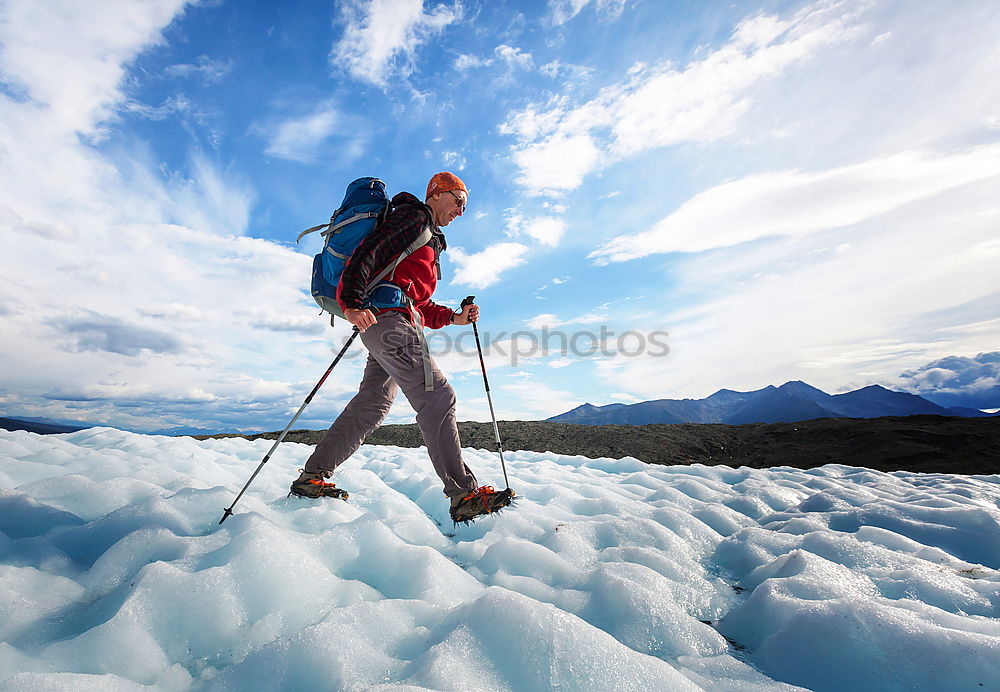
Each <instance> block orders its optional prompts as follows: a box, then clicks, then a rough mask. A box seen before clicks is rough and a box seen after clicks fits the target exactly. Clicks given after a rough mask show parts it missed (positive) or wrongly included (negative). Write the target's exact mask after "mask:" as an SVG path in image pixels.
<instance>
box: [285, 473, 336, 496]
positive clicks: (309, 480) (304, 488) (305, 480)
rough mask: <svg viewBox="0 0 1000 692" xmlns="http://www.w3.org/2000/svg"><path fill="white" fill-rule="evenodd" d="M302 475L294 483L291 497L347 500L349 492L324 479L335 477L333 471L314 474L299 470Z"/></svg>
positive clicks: (290, 492) (290, 493)
mask: <svg viewBox="0 0 1000 692" xmlns="http://www.w3.org/2000/svg"><path fill="white" fill-rule="evenodd" d="M299 470H300V471H301V473H300V474H299V477H298V478H296V479H295V480H294V481H293V482H292V487H291V488H290V490H289V493H288V494H289V495H298V496H299V497H309V498H318V497H335V498H337V499H338V500H346V499H347V497H348V496H347V491H346V490H341V489H340V488H338V487H337V486H336V485H334V484H333V483H327V482H326V481H324V480H323V479H324V478H329V477H330V476H332V475H333V473H332V472H331V471H317V472H315V473H312V472H310V471H303V470H302V469H299Z"/></svg>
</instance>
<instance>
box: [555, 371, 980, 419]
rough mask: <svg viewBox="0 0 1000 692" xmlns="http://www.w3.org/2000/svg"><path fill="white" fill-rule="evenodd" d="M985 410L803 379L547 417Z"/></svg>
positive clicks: (774, 416) (814, 415)
mask: <svg viewBox="0 0 1000 692" xmlns="http://www.w3.org/2000/svg"><path fill="white" fill-rule="evenodd" d="M920 414H929V415H936V416H967V417H972V416H976V417H978V416H989V415H991V414H988V413H983V412H982V411H980V410H978V409H969V408H959V407H954V408H945V407H943V406H938V405H937V404H934V403H932V402H930V401H928V400H927V399H924V398H923V397H920V396H917V395H916V394H907V393H906V392H895V391H892V390H890V389H886V388H885V387H882V386H879V385H871V386H868V387H864V388H862V389H857V390H855V391H853V392H846V393H844V394H827V393H826V392H824V391H823V390H821V389H817V388H816V387H813V386H811V385H809V384H806V383H805V382H801V381H798V380H796V381H793V382H786V383H785V384H783V385H781V386H780V387H775V386H774V385H770V386H767V387H765V388H764V389H758V390H755V391H752V392H736V391H733V390H731V389H720V390H719V391H717V392H716V393H715V394H712V395H711V396H709V397H705V398H704V399H656V400H654V401H643V402H640V403H637V404H608V405H607V406H594V405H593V404H583V405H582V406H578V407H576V408H575V409H573V410H571V411H567V412H566V413H561V414H559V415H558V416H552V417H551V418H547V419H546V420H548V421H555V422H559V423H576V424H579V425H607V424H619V425H646V424H649V423H727V424H729V425H740V424H743V423H794V422H796V421H802V420H810V419H813V418H879V417H881V416H913V415H920Z"/></svg>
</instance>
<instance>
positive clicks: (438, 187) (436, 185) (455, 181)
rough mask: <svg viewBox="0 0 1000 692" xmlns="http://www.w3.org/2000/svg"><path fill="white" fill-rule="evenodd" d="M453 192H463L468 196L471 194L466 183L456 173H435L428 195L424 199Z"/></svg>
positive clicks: (428, 188)
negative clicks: (440, 193)
mask: <svg viewBox="0 0 1000 692" xmlns="http://www.w3.org/2000/svg"><path fill="white" fill-rule="evenodd" d="M453 190H461V191H462V192H464V193H465V194H466V195H468V194H469V190H468V189H467V188H466V187H465V183H463V182H462V180H461V178H459V177H458V176H457V175H455V174H454V173H449V172H448V171H443V172H441V173H435V174H434V176H433V177H432V178H431V181H430V182H429V183H427V194H426V195H425V197H424V199H430V196H431V195H436V194H437V193H439V192H451V191H453Z"/></svg>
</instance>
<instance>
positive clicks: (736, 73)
mask: <svg viewBox="0 0 1000 692" xmlns="http://www.w3.org/2000/svg"><path fill="white" fill-rule="evenodd" d="M580 7H582V5H580V6H579V7H576V6H573V8H572V9H575V11H579V9H580ZM838 12H841V14H838ZM573 14H575V12H573ZM856 19H857V18H856V17H855V16H853V15H852V14H850V13H848V12H847V11H846V10H845V9H844V8H843V6H841V5H831V6H829V7H828V6H826V3H819V4H817V5H814V6H811V7H809V8H806V9H804V10H802V11H800V12H799V13H798V14H796V15H795V16H794V17H793V18H791V19H790V20H787V21H782V20H779V19H777V18H775V17H771V16H766V15H758V16H756V17H753V18H751V19H748V20H746V21H744V22H742V23H741V24H740V25H739V26H737V28H736V30H735V31H734V32H733V34H732V36H731V38H730V41H729V42H728V43H727V44H725V45H724V46H722V47H721V48H719V49H717V50H715V51H713V52H711V53H709V54H708V55H707V56H706V57H705V58H704V59H702V60H700V61H697V62H693V63H691V64H689V65H687V66H686V67H685V68H684V69H677V67H676V66H675V65H674V64H672V63H662V64H659V65H656V66H645V65H636V66H635V67H634V68H633V70H632V71H631V72H630V74H629V75H628V77H627V78H626V79H625V81H623V82H621V83H619V84H614V85H611V86H608V87H605V88H604V89H602V90H601V91H600V93H599V94H598V96H597V97H596V98H594V99H592V100H591V101H588V102H587V103H584V104H582V105H580V106H576V107H570V106H569V105H568V103H567V101H566V99H565V98H557V99H555V100H553V101H552V102H550V103H549V104H547V105H546V106H544V107H542V108H539V107H538V106H535V105H532V106H528V107H527V108H524V109H522V110H521V111H517V112H515V113H512V114H511V115H510V116H509V117H508V119H507V121H506V122H505V123H504V125H503V126H502V127H501V129H500V131H501V133H502V134H513V135H516V136H517V137H518V138H519V139H520V142H519V143H518V144H517V145H515V146H514V147H513V151H514V158H515V161H516V162H517V164H518V166H519V168H520V169H521V175H520V177H519V179H518V183H519V184H521V185H522V186H524V187H526V188H541V189H545V190H572V189H575V188H577V187H579V186H580V184H581V183H582V182H583V179H584V177H585V176H586V175H587V174H589V173H590V172H592V171H594V170H595V169H597V168H598V167H600V166H606V165H609V164H611V163H614V162H616V161H619V160H622V159H624V158H628V157H631V156H634V155H636V154H639V153H641V152H643V151H647V150H649V149H654V148H658V147H666V146H671V145H676V144H681V143H685V142H710V141H714V140H718V139H720V138H723V137H726V136H729V135H731V134H733V133H734V132H735V131H736V125H737V123H738V121H739V118H740V116H741V115H742V114H743V113H744V112H745V111H746V109H747V108H748V106H749V104H750V102H751V101H752V98H753V90H754V89H755V88H756V87H757V86H758V85H759V84H760V83H761V82H766V81H768V80H773V79H775V78H776V77H778V76H779V75H781V74H782V73H783V72H784V71H785V70H787V69H788V68H790V67H791V66H793V65H796V64H799V63H803V62H805V61H808V60H809V59H811V58H814V57H815V56H816V55H817V54H818V53H819V52H820V51H822V50H823V49H824V48H827V47H829V46H832V45H835V44H838V43H842V42H844V41H847V40H849V39H851V38H853V37H854V36H855V35H856V34H857V31H856V27H855V23H856Z"/></svg>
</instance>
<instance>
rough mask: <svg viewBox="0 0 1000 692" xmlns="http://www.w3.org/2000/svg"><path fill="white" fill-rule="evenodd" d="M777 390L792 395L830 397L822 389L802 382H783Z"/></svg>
mask: <svg viewBox="0 0 1000 692" xmlns="http://www.w3.org/2000/svg"><path fill="white" fill-rule="evenodd" d="M778 389H780V390H782V391H784V392H791V393H794V394H799V393H807V394H819V395H822V396H830V395H829V394H827V393H826V392H824V391H823V390H822V389H818V388H816V387H813V386H812V385H811V384H809V383H807V382H803V381H802V380H791V381H790V382H785V384H783V385H781V386H780V387H778Z"/></svg>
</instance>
